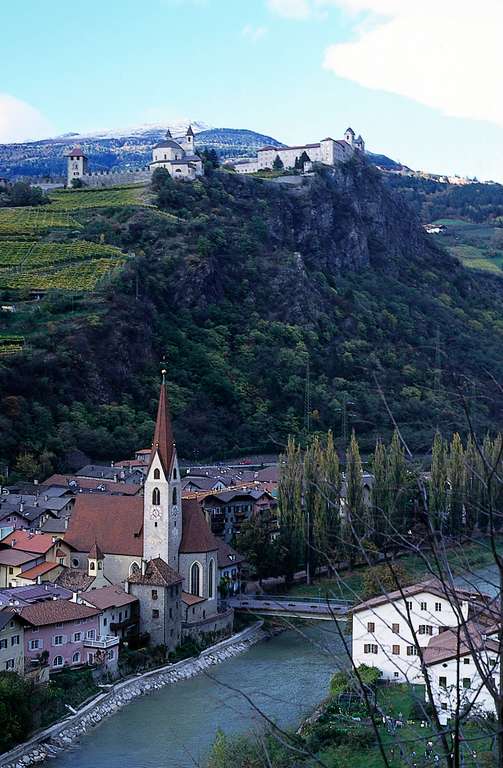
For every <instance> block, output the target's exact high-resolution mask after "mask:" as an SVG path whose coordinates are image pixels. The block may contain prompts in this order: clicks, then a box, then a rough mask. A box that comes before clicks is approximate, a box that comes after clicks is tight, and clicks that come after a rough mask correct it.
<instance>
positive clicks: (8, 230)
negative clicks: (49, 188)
mask: <svg viewBox="0 0 503 768" xmlns="http://www.w3.org/2000/svg"><path fill="white" fill-rule="evenodd" d="M80 227H81V225H80V224H79V222H78V221H76V220H75V219H74V218H72V216H70V214H69V213H68V212H66V211H62V210H55V209H52V207H51V208H49V207H47V206H39V207H37V208H0V236H2V235H17V236H20V235H43V234H45V233H46V232H49V231H50V230H52V229H79V228H80Z"/></svg>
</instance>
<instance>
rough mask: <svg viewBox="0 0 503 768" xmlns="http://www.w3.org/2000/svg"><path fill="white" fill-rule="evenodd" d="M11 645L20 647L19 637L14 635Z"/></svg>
mask: <svg viewBox="0 0 503 768" xmlns="http://www.w3.org/2000/svg"><path fill="white" fill-rule="evenodd" d="M10 644H11V645H19V635H12V637H11V639H10Z"/></svg>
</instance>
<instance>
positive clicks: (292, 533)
mask: <svg viewBox="0 0 503 768" xmlns="http://www.w3.org/2000/svg"><path fill="white" fill-rule="evenodd" d="M280 464H281V472H280V478H279V484H278V508H279V523H280V534H279V555H278V558H279V561H280V563H281V570H282V572H283V573H284V574H285V577H286V579H287V581H291V579H292V577H293V574H294V573H295V571H296V570H297V568H298V567H299V565H300V564H301V562H302V554H303V553H302V544H303V541H304V539H305V537H304V516H303V513H302V503H301V501H302V459H301V455H300V448H299V446H298V445H297V444H296V442H295V440H294V439H293V438H292V437H290V438H289V439H288V445H287V449H286V453H285V455H283V456H281V457H280Z"/></svg>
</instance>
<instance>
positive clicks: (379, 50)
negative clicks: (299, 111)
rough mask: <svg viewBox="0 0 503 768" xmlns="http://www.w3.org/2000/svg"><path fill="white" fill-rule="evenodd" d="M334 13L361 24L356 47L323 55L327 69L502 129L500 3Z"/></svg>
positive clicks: (391, 1)
mask: <svg viewBox="0 0 503 768" xmlns="http://www.w3.org/2000/svg"><path fill="white" fill-rule="evenodd" d="M285 2H286V0H285ZM313 3H314V4H315V3H316V0H313ZM337 5H338V6H339V7H340V8H342V9H343V10H346V11H348V12H351V13H357V14H361V13H362V12H363V13H364V17H363V21H361V19H360V24H359V26H358V27H357V30H356V31H357V38H356V40H355V41H353V42H348V43H338V44H335V45H332V46H330V47H329V48H328V49H327V50H326V52H325V58H324V66H325V67H326V68H327V69H329V70H332V71H333V72H335V74H337V75H338V76H339V77H343V78H346V79H349V80H353V81H355V82H357V83H359V84H360V85H363V86H365V87H366V88H372V89H377V90H384V91H388V92H390V93H396V94H399V95H401V96H406V97H408V98H410V99H415V100H416V101H418V102H421V103H422V104H425V105H427V106H428V107H432V108H434V109H437V110H439V111H440V112H443V113H444V114H446V115H449V116H454V117H462V118H471V119H475V120H487V121H490V122H493V123H496V124H498V125H502V126H503V101H502V100H501V98H500V90H501V72H502V70H503V46H502V44H501V30H502V29H503V2H501V0H480V2H479V3H478V4H474V3H473V2H472V0H441V2H439V0H422V2H419V0H338V2H337ZM311 7H313V6H311Z"/></svg>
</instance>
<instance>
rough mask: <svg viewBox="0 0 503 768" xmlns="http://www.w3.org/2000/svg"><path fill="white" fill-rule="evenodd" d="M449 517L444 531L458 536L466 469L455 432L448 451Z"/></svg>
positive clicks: (459, 439) (461, 520) (463, 504)
mask: <svg viewBox="0 0 503 768" xmlns="http://www.w3.org/2000/svg"><path fill="white" fill-rule="evenodd" d="M448 474H449V486H450V491H449V516H448V518H447V525H446V530H447V532H448V533H449V534H450V535H451V536H457V535H459V534H460V533H461V532H462V530H463V517H464V507H465V488H466V467H465V456H464V450H463V443H462V442H461V438H460V436H459V434H458V433H457V432H455V433H454V435H453V438H452V441H451V445H450V449H449V463H448Z"/></svg>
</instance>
